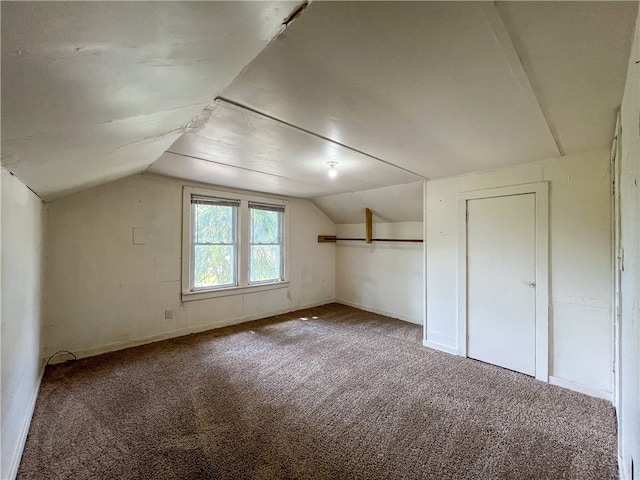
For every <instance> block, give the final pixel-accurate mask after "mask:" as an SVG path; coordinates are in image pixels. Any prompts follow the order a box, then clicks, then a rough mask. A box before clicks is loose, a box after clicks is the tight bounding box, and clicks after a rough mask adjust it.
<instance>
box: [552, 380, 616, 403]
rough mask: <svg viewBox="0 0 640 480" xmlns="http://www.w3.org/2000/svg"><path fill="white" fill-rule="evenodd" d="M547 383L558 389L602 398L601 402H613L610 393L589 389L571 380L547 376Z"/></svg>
mask: <svg viewBox="0 0 640 480" xmlns="http://www.w3.org/2000/svg"><path fill="white" fill-rule="evenodd" d="M549 383H550V384H551V385H556V386H558V387H563V388H568V389H569V390H574V391H576V392H580V393H584V394H585V395H589V396H591V397H596V398H602V399H603V400H608V401H609V402H612V401H613V395H612V393H611V392H607V391H606V390H600V389H598V388H593V387H589V386H588V385H583V384H582V383H576V382H572V381H571V380H566V379H564V378H560V377H554V376H552V375H549Z"/></svg>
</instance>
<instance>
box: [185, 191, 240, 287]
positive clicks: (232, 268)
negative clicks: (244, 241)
mask: <svg viewBox="0 0 640 480" xmlns="http://www.w3.org/2000/svg"><path fill="white" fill-rule="evenodd" d="M239 207H240V201H238V200H229V199H223V198H214V197H203V196H196V195H192V196H191V225H192V228H191V230H192V231H191V235H192V242H191V262H192V267H191V269H192V272H193V278H192V285H191V287H192V289H193V290H201V289H208V288H217V287H234V286H236V285H237V284H238V281H237V278H238V272H237V268H236V267H237V264H238V208H239Z"/></svg>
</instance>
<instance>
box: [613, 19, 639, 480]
mask: <svg viewBox="0 0 640 480" xmlns="http://www.w3.org/2000/svg"><path fill="white" fill-rule="evenodd" d="M639 27H640V17H638V21H637V22H636V34H635V39H634V42H633V46H632V49H631V58H630V60H629V70H628V73H627V82H626V88H625V92H624V97H623V101H622V111H621V121H622V178H621V182H620V183H621V185H620V186H621V189H620V194H621V202H620V203H621V225H622V235H621V243H622V248H623V249H624V270H623V272H622V285H621V293H622V308H621V314H622V319H621V321H620V326H621V340H622V341H621V344H620V347H621V357H622V358H621V362H620V374H621V388H620V392H619V395H618V402H619V404H618V405H616V408H617V412H618V438H619V442H618V449H619V453H620V462H619V465H620V470H621V478H622V479H623V480H628V479H630V478H631V461H632V459H633V461H634V464H635V465H634V470H635V472H634V473H635V476H636V478H640V475H639V472H640V368H639V365H640V354H639V352H640V328H639V327H638V321H639V319H640V312H639V311H638V308H639V307H640V292H639V291H638V289H639V288H640V194H639V192H638V182H639V181H640V179H639V178H638V177H640V164H639V163H640V138H639V136H638V117H639V113H640V110H639V108H638V105H640V92H639V89H640V75H639V74H638V68H639V66H638V65H637V64H636V61H637V60H638V58H639V57H638V55H639V54H640V31H639V30H640V28H639Z"/></svg>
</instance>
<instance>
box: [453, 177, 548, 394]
mask: <svg viewBox="0 0 640 480" xmlns="http://www.w3.org/2000/svg"><path fill="white" fill-rule="evenodd" d="M529 193H533V194H535V216H536V232H535V235H536V260H535V261H536V333H535V335H536V346H535V352H536V358H535V362H536V378H537V379H538V380H541V381H543V382H548V381H549V183H548V182H536V183H525V184H521V185H513V186H508V187H497V188H489V189H482V190H473V191H468V192H460V193H458V351H459V352H460V355H462V356H465V357H466V356H467V287H468V286H467V202H468V201H469V200H475V199H480V198H493V197H507V196H511V195H524V194H529Z"/></svg>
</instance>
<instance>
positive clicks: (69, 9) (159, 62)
mask: <svg viewBox="0 0 640 480" xmlns="http://www.w3.org/2000/svg"><path fill="white" fill-rule="evenodd" d="M299 3H300V2H2V4H1V9H2V11H1V13H2V127H3V128H2V164H3V165H4V166H5V167H7V168H9V169H10V170H11V171H12V172H14V173H15V174H16V175H17V176H18V177H20V178H21V179H22V180H23V181H24V182H25V183H26V184H27V185H28V186H29V187H31V189H33V190H34V191H35V192H36V193H38V195H40V196H41V197H42V198H44V199H46V200H51V199H55V198H58V197H60V196H63V195H67V194H69V193H71V192H74V191H77V190H81V189H86V188H89V187H92V186H94V185H99V184H102V183H106V182H108V181H111V180H115V179H118V178H123V177H126V176H128V175H131V174H134V173H140V172H142V171H144V170H145V169H146V168H147V167H148V166H149V165H150V164H151V163H153V162H154V161H155V160H157V159H158V157H159V156H160V155H161V154H162V152H164V151H165V150H166V149H167V148H168V147H169V146H170V145H171V144H172V143H173V142H174V141H175V140H176V139H177V138H178V137H179V136H180V134H181V133H182V131H183V130H184V127H185V125H186V124H187V123H188V122H189V121H190V120H191V119H192V118H193V117H195V116H197V115H198V114H200V112H202V110H203V109H204V108H205V107H206V106H207V104H209V103H210V102H211V101H212V100H213V98H215V96H216V95H218V94H219V93H220V92H221V91H222V89H223V88H224V87H226V86H227V85H229V83H231V82H232V81H233V79H234V78H235V77H236V76H237V75H238V74H239V73H240V71H241V70H242V69H243V68H244V67H245V66H246V65H247V64H248V63H249V62H250V61H251V60H252V59H253V58H254V57H255V56H256V55H257V54H258V53H259V52H260V51H261V50H262V49H263V48H264V47H265V46H266V45H267V43H268V42H269V41H271V40H272V38H273V37H274V36H275V35H276V34H277V33H278V32H279V31H280V30H281V28H282V22H283V21H284V20H285V19H286V18H287V17H288V16H289V15H290V13H291V12H292V11H293V10H294V9H295V8H296V7H297V5H298V4H299Z"/></svg>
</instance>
